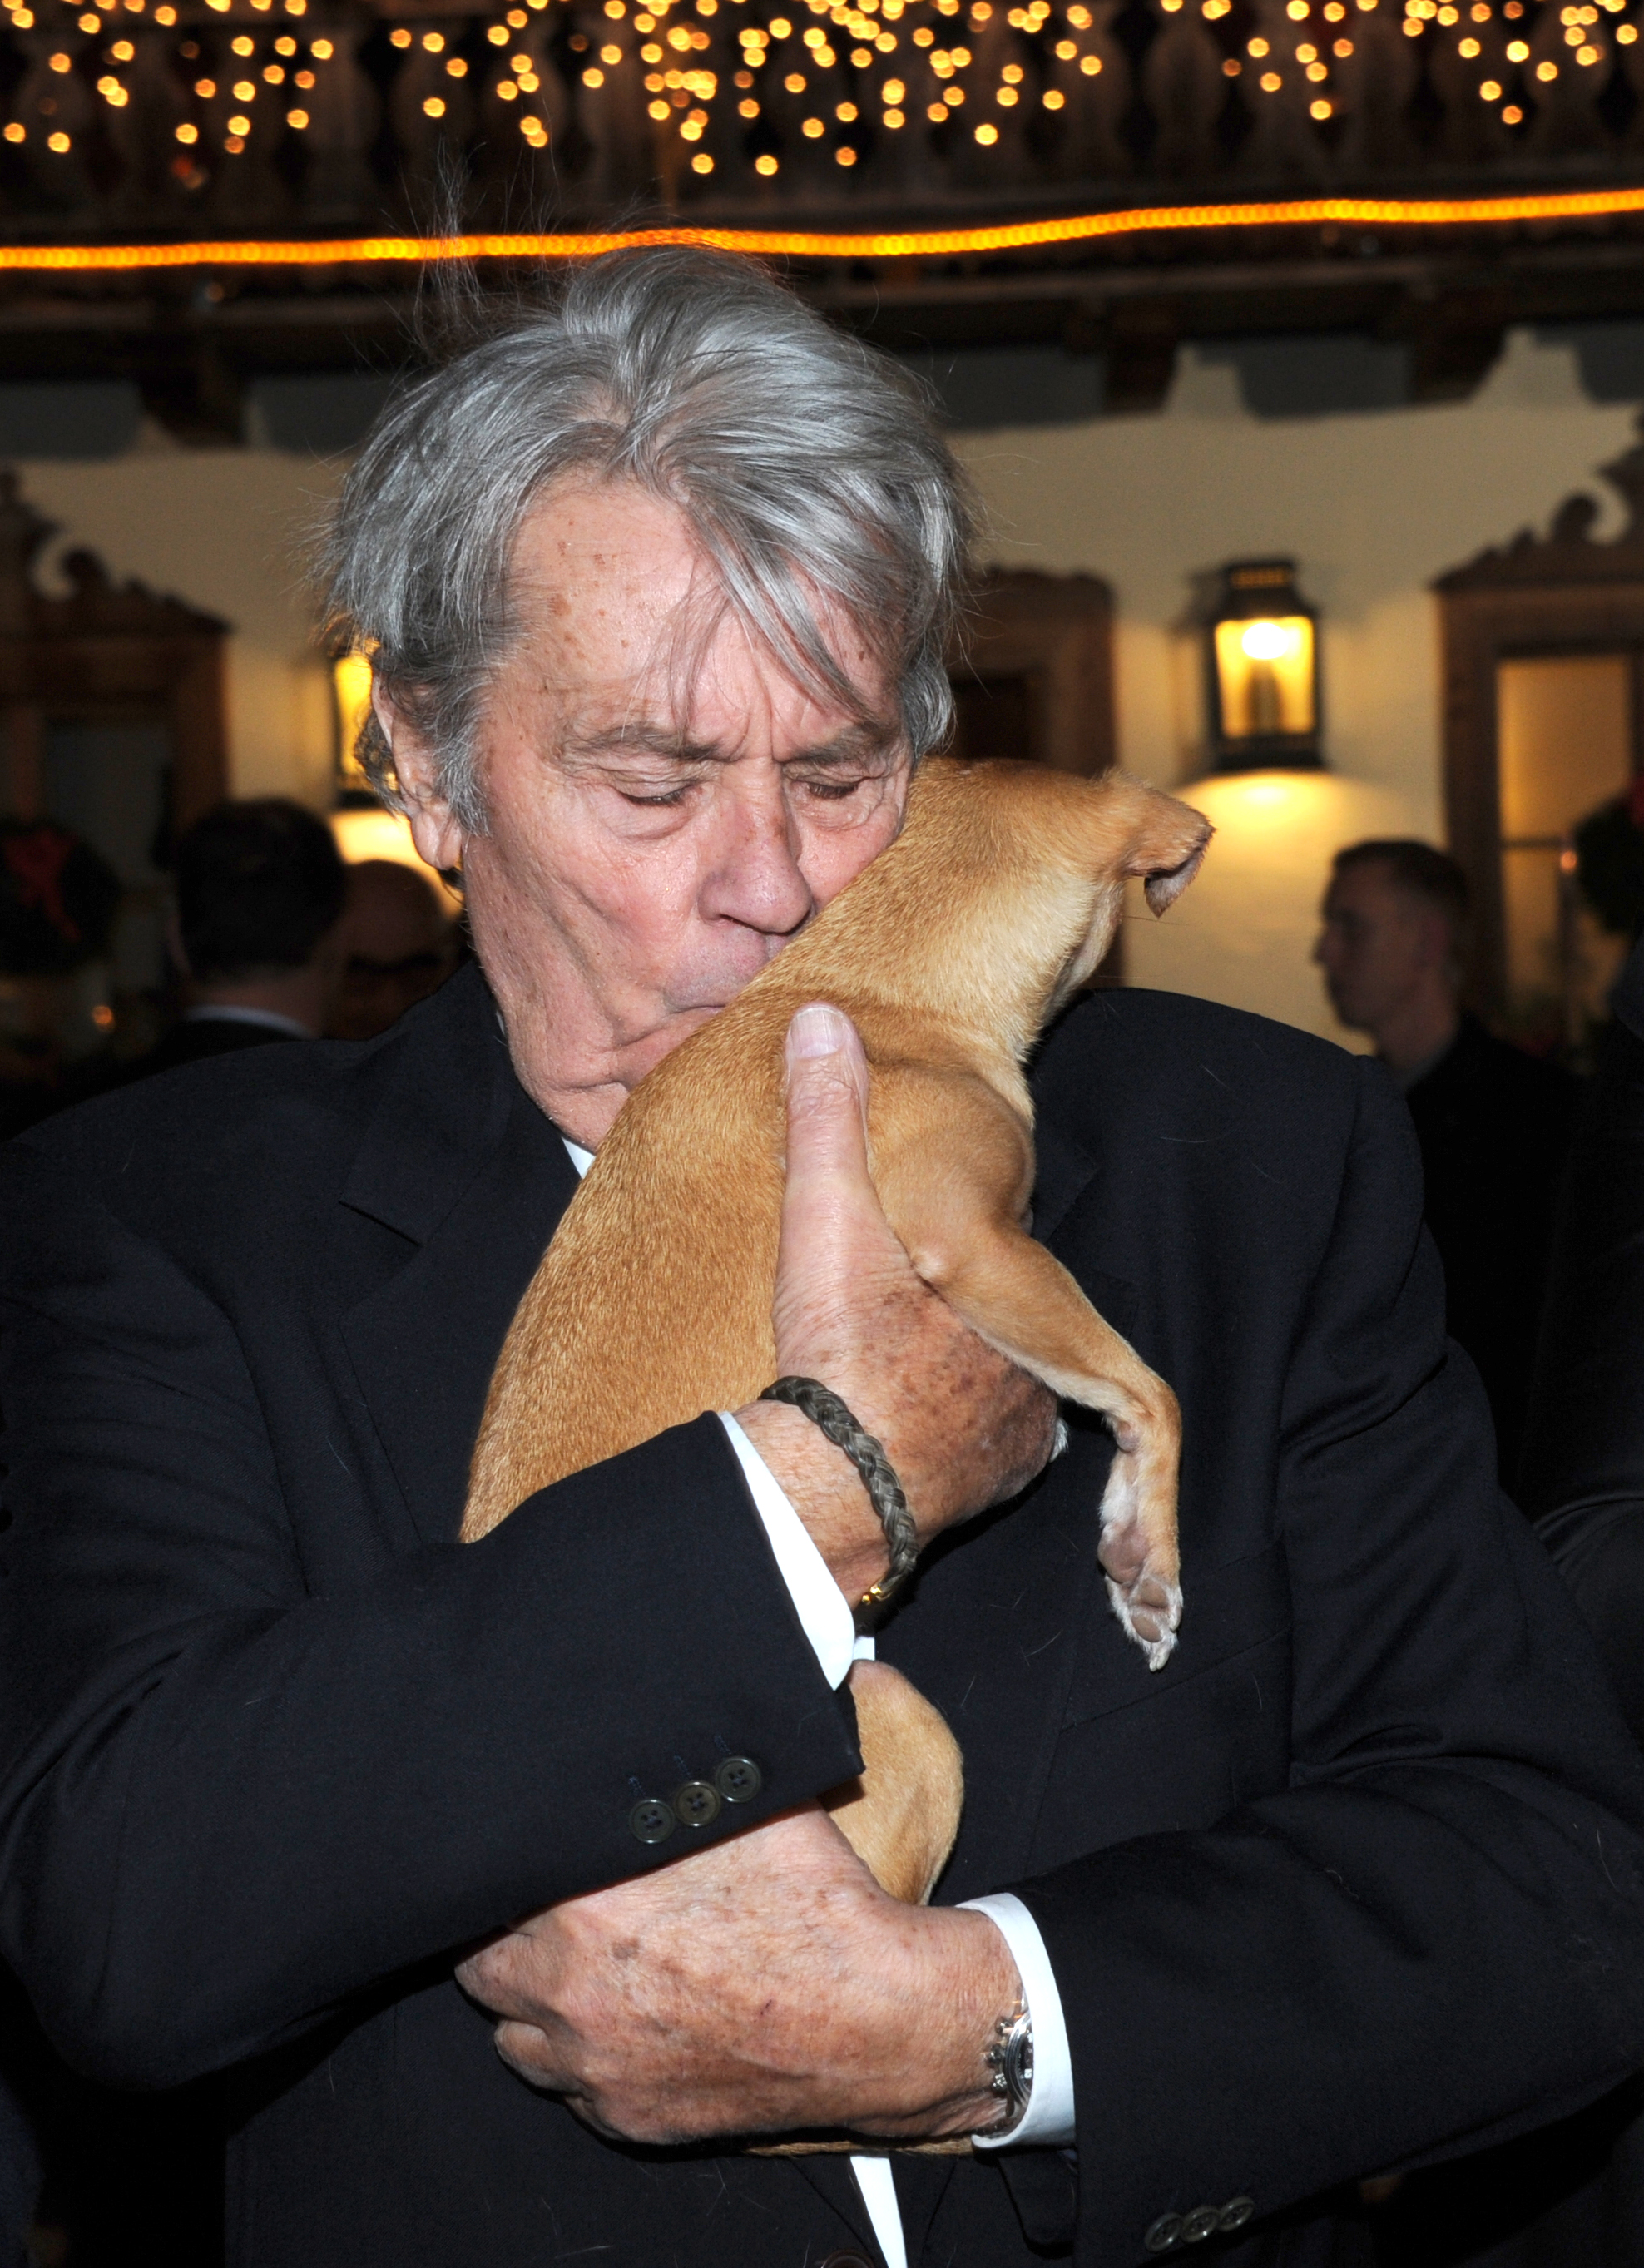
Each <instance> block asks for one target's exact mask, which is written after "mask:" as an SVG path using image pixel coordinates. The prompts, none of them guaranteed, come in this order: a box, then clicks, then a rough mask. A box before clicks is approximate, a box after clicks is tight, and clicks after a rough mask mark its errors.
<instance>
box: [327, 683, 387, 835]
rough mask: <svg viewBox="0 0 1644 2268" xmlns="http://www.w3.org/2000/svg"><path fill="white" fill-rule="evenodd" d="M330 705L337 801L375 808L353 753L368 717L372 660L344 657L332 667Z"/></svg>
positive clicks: (369, 783) (344, 805)
mask: <svg viewBox="0 0 1644 2268" xmlns="http://www.w3.org/2000/svg"><path fill="white" fill-rule="evenodd" d="M331 703H332V711H333V714H334V716H335V720H336V788H337V801H338V803H339V804H340V805H341V806H343V808H344V809H347V808H348V807H349V806H350V805H358V806H371V807H372V808H375V807H376V804H377V798H376V794H375V792H374V791H373V789H372V784H371V782H370V781H369V780H368V779H367V778H366V777H365V768H364V766H363V765H362V764H361V762H360V761H359V758H358V755H356V754H355V753H354V752H355V749H356V747H357V746H358V741H359V736H360V731H361V728H362V726H363V725H365V719H366V718H367V717H368V716H369V714H370V713H371V659H370V657H369V656H368V655H366V654H363V653H345V654H343V655H342V656H340V657H339V659H337V660H335V661H334V662H333V663H332V665H331Z"/></svg>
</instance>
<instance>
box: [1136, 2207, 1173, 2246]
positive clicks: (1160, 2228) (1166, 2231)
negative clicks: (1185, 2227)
mask: <svg viewBox="0 0 1644 2268" xmlns="http://www.w3.org/2000/svg"><path fill="white" fill-rule="evenodd" d="M1142 2242H1143V2243H1144V2244H1145V2245H1146V2247H1147V2250H1149V2252H1170V2251H1174V2250H1175V2249H1176V2246H1177V2245H1178V2244H1180V2242H1182V2216H1181V2214H1180V2213H1161V2214H1160V2216H1159V2218H1158V2220H1156V2221H1154V2225H1153V2227H1152V2228H1150V2229H1149V2230H1148V2232H1147V2234H1146V2236H1144V2237H1143V2239H1142Z"/></svg>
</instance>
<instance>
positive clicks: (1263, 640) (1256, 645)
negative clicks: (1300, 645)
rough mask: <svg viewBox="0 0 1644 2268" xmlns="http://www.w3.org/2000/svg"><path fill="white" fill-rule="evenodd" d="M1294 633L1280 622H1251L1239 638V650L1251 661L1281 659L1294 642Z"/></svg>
mask: <svg viewBox="0 0 1644 2268" xmlns="http://www.w3.org/2000/svg"><path fill="white" fill-rule="evenodd" d="M1295 635H1296V634H1295V632H1294V630H1286V628H1285V626H1284V624H1283V623H1282V622H1252V623H1250V627H1249V628H1248V629H1247V630H1245V631H1244V633H1243V635H1242V637H1241V638H1240V640H1239V651H1240V652H1242V653H1243V654H1246V655H1248V657H1249V658H1250V660H1251V661H1282V660H1283V659H1284V658H1285V656H1286V654H1287V653H1288V652H1289V651H1290V649H1291V647H1292V646H1293V645H1294V644H1295Z"/></svg>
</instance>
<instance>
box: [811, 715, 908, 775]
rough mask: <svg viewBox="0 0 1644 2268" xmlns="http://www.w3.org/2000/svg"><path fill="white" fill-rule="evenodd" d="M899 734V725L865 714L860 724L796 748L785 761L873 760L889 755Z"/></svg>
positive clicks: (840, 761) (836, 762)
mask: <svg viewBox="0 0 1644 2268" xmlns="http://www.w3.org/2000/svg"><path fill="white" fill-rule="evenodd" d="M901 737H902V734H901V730H900V727H899V726H897V725H888V724H882V723H880V722H878V721H877V720H875V719H874V718H864V719H863V721H862V722H861V723H860V724H858V725H846V726H845V728H844V732H843V733H835V734H834V737H833V739H832V740H823V741H822V742H821V743H820V744H819V745H818V746H817V747H814V748H800V749H799V750H798V751H797V752H796V753H795V754H794V755H792V756H790V757H789V758H788V760H787V761H788V762H790V763H796V764H859V763H872V762H876V761H877V760H879V759H881V758H882V757H885V756H888V755H891V754H892V753H893V752H894V751H895V749H896V744H897V742H898V741H899V740H900V739H901Z"/></svg>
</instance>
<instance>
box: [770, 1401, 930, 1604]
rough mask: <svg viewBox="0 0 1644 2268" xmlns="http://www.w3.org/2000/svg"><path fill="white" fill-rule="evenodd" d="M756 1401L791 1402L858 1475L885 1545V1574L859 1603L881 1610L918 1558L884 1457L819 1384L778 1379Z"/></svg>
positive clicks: (908, 1516) (906, 1512) (908, 1519)
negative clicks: (887, 1558)
mask: <svg viewBox="0 0 1644 2268" xmlns="http://www.w3.org/2000/svg"><path fill="white" fill-rule="evenodd" d="M759 1398H760V1400H761V1401H762V1402H788V1403H792V1404H793V1407H794V1409H796V1410H800V1411H802V1412H803V1414H804V1415H805V1416H806V1417H807V1418H809V1419H810V1421H811V1423H812V1425H815V1426H816V1427H818V1428H819V1429H820V1431H821V1432H823V1433H825V1434H826V1435H827V1437H828V1439H829V1440H830V1441H831V1442H832V1443H833V1445H834V1447H835V1448H837V1449H843V1450H844V1453H845V1454H846V1456H847V1457H849V1458H850V1460H851V1463H852V1464H853V1465H854V1466H855V1467H856V1469H857V1471H858V1472H859V1474H860V1475H861V1477H862V1485H863V1487H864V1488H865V1489H866V1491H867V1493H868V1496H869V1498H870V1499H871V1500H872V1502H873V1506H874V1511H875V1512H876V1513H878V1514H879V1524H880V1526H881V1528H883V1529H884V1531H885V1541H886V1543H888V1545H889V1546H890V1566H889V1568H888V1571H887V1572H886V1573H885V1574H884V1575H882V1576H881V1578H880V1580H879V1581H878V1582H877V1583H875V1584H874V1587H873V1588H872V1589H871V1590H869V1591H865V1592H864V1593H863V1594H862V1600H861V1603H862V1605H863V1606H865V1607H877V1606H880V1605H881V1604H882V1603H883V1602H884V1601H885V1600H887V1599H888V1597H889V1596H890V1594H891V1593H892V1592H893V1591H894V1590H896V1588H897V1587H898V1586H899V1585H900V1584H902V1583H903V1582H904V1581H905V1580H906V1579H907V1578H908V1577H909V1576H910V1574H911V1573H912V1572H913V1569H914V1565H915V1563H916V1562H917V1560H918V1556H919V1547H918V1537H917V1535H915V1532H914V1526H913V1514H912V1513H910V1511H909V1510H908V1499H907V1498H906V1497H905V1496H903V1492H902V1483H901V1482H900V1481H899V1480H898V1479H897V1478H896V1473H895V1470H894V1469H893V1468H892V1466H891V1462H890V1460H889V1458H888V1456H887V1455H886V1454H885V1452H884V1451H883V1449H882V1448H881V1447H880V1445H879V1443H878V1442H877V1441H876V1440H874V1436H873V1435H872V1434H871V1433H870V1432H866V1430H865V1428H864V1427H862V1426H860V1425H858V1424H857V1422H856V1419H855V1418H853V1417H852V1416H851V1411H850V1409H849V1407H848V1406H847V1404H846V1403H844V1402H842V1401H841V1400H840V1398H839V1396H838V1395H837V1394H836V1393H835V1392H834V1390H833V1388H831V1387H830V1386H824V1385H823V1384H822V1381H821V1380H820V1379H817V1378H779V1379H778V1380H777V1381H776V1383H775V1385H773V1386H768V1387H766V1388H765V1390H764V1392H763V1394H762V1395H760V1397H759Z"/></svg>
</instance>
